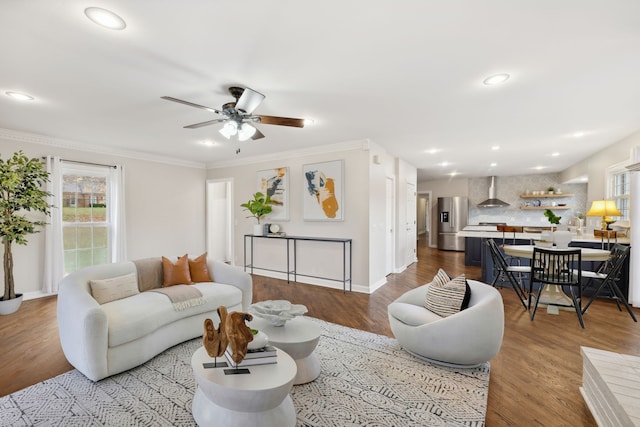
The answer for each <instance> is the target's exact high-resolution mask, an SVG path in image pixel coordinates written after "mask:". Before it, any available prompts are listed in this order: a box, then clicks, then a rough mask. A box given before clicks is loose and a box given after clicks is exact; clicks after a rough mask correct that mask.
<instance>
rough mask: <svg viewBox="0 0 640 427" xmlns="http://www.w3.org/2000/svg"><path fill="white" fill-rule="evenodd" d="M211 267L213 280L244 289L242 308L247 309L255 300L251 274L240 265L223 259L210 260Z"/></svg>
mask: <svg viewBox="0 0 640 427" xmlns="http://www.w3.org/2000/svg"><path fill="white" fill-rule="evenodd" d="M209 269H210V270H211V271H212V272H213V277H212V278H213V280H214V281H215V282H218V283H223V284H225V285H233V286H235V287H237V288H238V289H240V291H242V309H243V310H244V311H247V310H248V309H249V306H250V305H251V302H252V300H253V281H252V279H251V275H250V274H249V273H247V272H245V271H243V270H242V269H241V268H240V267H234V266H231V265H228V264H225V263H224V262H222V261H210V262H209Z"/></svg>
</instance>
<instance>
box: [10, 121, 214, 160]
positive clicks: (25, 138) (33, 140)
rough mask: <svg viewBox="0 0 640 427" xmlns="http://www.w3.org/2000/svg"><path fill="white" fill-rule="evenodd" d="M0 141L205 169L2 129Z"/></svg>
mask: <svg viewBox="0 0 640 427" xmlns="http://www.w3.org/2000/svg"><path fill="white" fill-rule="evenodd" d="M0 139H7V140H10V141H17V142H25V143H30V144H39V145H46V146H49V147H57V148H66V149H69V150H77V151H84V152H88V153H93V154H107V155H111V156H118V157H125V158H128V159H135V160H144V161H148V162H155V163H164V164H169V165H173V166H185V167H190V168H196V169H205V167H206V165H205V163H200V162H192V161H188V160H180V159H176V158H173V157H166V156H159V155H155V154H150V153H143V152H140V151H134V150H123V149H118V148H112V147H105V146H102V145H92V144H89V143H85V142H78V141H71V140H67V139H62V138H55V137H52V136H47V135H40V134H35V133H30V132H21V131H17V130H12V129H5V128H0Z"/></svg>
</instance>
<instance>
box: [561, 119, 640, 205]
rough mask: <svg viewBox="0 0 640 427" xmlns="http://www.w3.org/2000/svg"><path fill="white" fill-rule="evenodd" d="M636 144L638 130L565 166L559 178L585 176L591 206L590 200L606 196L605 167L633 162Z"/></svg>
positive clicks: (638, 138)
mask: <svg viewBox="0 0 640 427" xmlns="http://www.w3.org/2000/svg"><path fill="white" fill-rule="evenodd" d="M638 146H640V131H639V132H636V133H633V134H631V135H629V136H628V137H626V138H624V139H622V140H620V141H618V142H616V143H614V144H611V145H610V146H608V147H606V148H605V149H603V150H601V151H599V152H597V153H596V154H594V155H592V156H590V157H588V158H586V159H584V160H582V161H581V162H578V163H576V164H575V165H573V166H571V167H570V168H567V169H566V170H564V171H563V172H562V173H561V174H560V179H561V181H563V182H566V181H569V180H571V179H575V178H577V177H581V176H587V177H588V180H589V187H588V192H587V201H588V203H589V206H591V202H592V201H594V200H602V199H604V198H605V197H606V194H607V191H606V188H605V187H606V178H605V177H606V172H605V171H606V169H607V168H608V167H610V166H613V165H615V164H618V163H621V162H629V163H630V164H631V163H634V161H632V160H631V150H632V149H633V148H635V147H638Z"/></svg>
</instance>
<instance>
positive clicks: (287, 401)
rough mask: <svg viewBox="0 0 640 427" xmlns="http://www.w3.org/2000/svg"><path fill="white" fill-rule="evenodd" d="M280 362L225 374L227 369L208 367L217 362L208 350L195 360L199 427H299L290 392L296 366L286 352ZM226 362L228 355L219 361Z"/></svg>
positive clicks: (280, 355)
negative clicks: (237, 372) (205, 364)
mask: <svg viewBox="0 0 640 427" xmlns="http://www.w3.org/2000/svg"><path fill="white" fill-rule="evenodd" d="M277 357H278V363H275V364H271V365H255V366H248V367H247V368H248V369H249V370H250V371H251V373H250V374H242V375H225V373H224V371H225V369H233V368H204V367H203V366H202V364H203V363H209V362H213V361H214V359H213V358H211V357H209V355H208V354H207V352H206V351H205V349H204V347H200V348H199V349H198V350H196V352H195V353H194V354H193V356H192V357H191V367H192V368H193V373H194V375H195V378H196V382H197V384H198V387H197V389H196V393H195V395H194V396H193V403H192V405H191V412H192V413H193V418H194V419H195V420H196V423H197V424H198V425H199V426H225V427H234V426H237V427H245V426H278V427H280V426H295V424H296V411H295V408H294V406H293V401H292V400H291V396H289V391H291V387H292V386H293V380H294V378H295V376H296V364H295V362H294V361H293V359H292V358H291V357H290V356H289V355H288V354H287V353H285V352H284V351H282V350H278V352H277ZM222 360H225V358H224V356H223V357H222V358H218V361H222Z"/></svg>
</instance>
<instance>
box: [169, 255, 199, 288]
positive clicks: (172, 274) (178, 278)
mask: <svg viewBox="0 0 640 427" xmlns="http://www.w3.org/2000/svg"><path fill="white" fill-rule="evenodd" d="M162 273H163V274H164V280H163V282H162V287H165V288H166V287H167V286H173V285H190V284H191V283H193V282H192V281H191V274H189V258H188V256H187V254H184V255H183V256H181V257H180V258H178V261H176V263H175V264H174V263H173V262H172V261H171V260H170V259H169V258H165V257H162Z"/></svg>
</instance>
